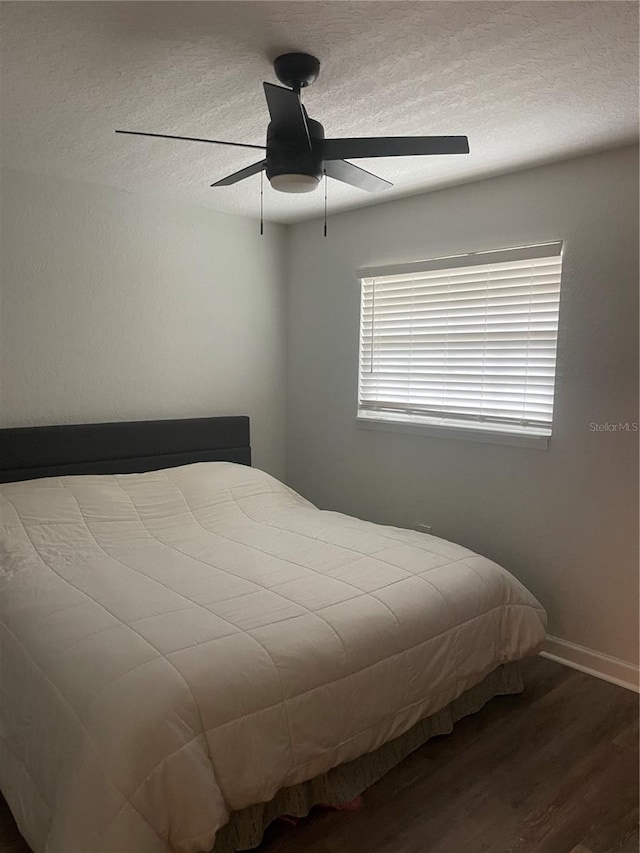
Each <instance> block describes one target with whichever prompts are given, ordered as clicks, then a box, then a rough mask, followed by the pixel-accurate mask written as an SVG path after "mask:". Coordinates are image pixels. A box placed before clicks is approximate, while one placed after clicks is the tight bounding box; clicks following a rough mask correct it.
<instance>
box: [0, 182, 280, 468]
mask: <svg viewBox="0 0 640 853" xmlns="http://www.w3.org/2000/svg"><path fill="white" fill-rule="evenodd" d="M1 189H2V193H1V201H2V211H3V217H2V232H1V250H2V261H1V262H2V276H1V300H2V301H1V307H2V315H1V323H2V326H1V336H0V380H1V384H0V425H2V426H23V425H32V424H49V423H71V422H91V421H103V420H135V419H137V418H139V419H147V418H162V417H191V416H193V417H198V416H206V415H218V414H220V415H221V414H249V415H250V416H251V418H252V439H253V447H254V458H255V462H256V464H257V465H259V466H260V467H261V468H265V469H266V470H268V471H270V472H272V473H274V474H276V475H282V474H283V473H284V412H285V409H284V406H285V363H284V359H285V344H286V331H285V304H284V299H285V286H284V265H283V261H284V255H283V253H284V250H285V229H284V228H283V227H282V226H276V225H268V227H267V228H266V232H265V236H264V237H262V238H261V237H260V235H259V232H258V223H257V222H255V221H253V220H248V219H243V218H240V217H235V216H229V215H225V214H221V213H216V212H214V211H212V210H208V209H205V208H199V207H194V206H186V205H185V206H181V205H179V204H175V203H166V202H162V201H159V200H157V199H153V198H146V197H144V196H140V195H132V194H129V193H124V192H120V191H118V190H114V189H109V188H106V187H100V186H93V185H89V184H84V183H79V182H74V181H66V180H58V179H53V178H47V177H45V176H43V175H30V174H27V173H23V172H16V171H5V172H4V173H3V176H2V187H1Z"/></svg>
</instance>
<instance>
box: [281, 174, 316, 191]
mask: <svg viewBox="0 0 640 853" xmlns="http://www.w3.org/2000/svg"><path fill="white" fill-rule="evenodd" d="M269 181H270V183H271V186H272V187H273V188H274V190H278V191H279V192H281V193H310V192H312V191H313V190H315V188H316V187H317V186H318V184H319V183H320V178H316V177H315V176H314V175H274V176H273V177H272V178H269Z"/></svg>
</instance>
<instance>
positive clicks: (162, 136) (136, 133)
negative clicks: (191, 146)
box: [116, 130, 266, 151]
mask: <svg viewBox="0 0 640 853" xmlns="http://www.w3.org/2000/svg"><path fill="white" fill-rule="evenodd" d="M116 133H127V134H129V136H156V137H158V138H159V139H185V140H186V141H187V142H212V143H213V144H214V145H233V146H234V148H256V149H257V150H258V151H266V147H265V146H264V145H247V144H246V143H244V142H223V141H222V140H221V139H198V137H197V136H171V134H169V133H144V132H143V131H142V130H116Z"/></svg>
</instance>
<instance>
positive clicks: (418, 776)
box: [0, 658, 639, 853]
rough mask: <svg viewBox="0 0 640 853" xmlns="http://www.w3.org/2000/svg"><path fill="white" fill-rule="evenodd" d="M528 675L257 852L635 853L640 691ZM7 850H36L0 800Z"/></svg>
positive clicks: (574, 676) (545, 671)
mask: <svg viewBox="0 0 640 853" xmlns="http://www.w3.org/2000/svg"><path fill="white" fill-rule="evenodd" d="M525 678H526V685H527V686H526V690H525V693H524V694H523V695H522V696H508V697H507V696H505V697H499V698H496V699H493V700H492V701H491V702H490V703H489V704H488V705H487V706H486V707H485V708H484V709H483V710H482V711H481V712H480V713H478V714H476V715H474V716H473V717H468V718H467V719H465V720H461V721H460V722H459V723H457V725H456V728H455V730H454V732H453V734H451V735H447V736H445V737H439V738H434V739H433V740H431V741H429V742H428V743H427V744H425V745H424V746H423V747H422V748H421V749H419V750H417V751H416V752H414V753H413V754H412V755H410V756H409V757H408V758H407V759H405V761H404V762H402V764H400V765H399V766H398V767H396V768H395V769H394V770H392V771H391V772H390V773H389V774H388V775H387V776H385V778H384V779H382V780H381V781H380V782H378V784H377V785H374V786H373V787H372V788H370V789H369V790H368V791H367V792H366V793H365V794H364V796H363V806H362V808H361V809H360V810H359V811H356V812H332V811H329V810H326V809H315V810H314V811H313V812H312V814H311V815H310V817H309V818H307V819H306V820H304V821H301V822H300V823H299V824H298V826H297V827H291V826H286V825H284V824H281V823H278V824H274V825H273V826H272V827H271V828H270V829H269V830H268V832H267V835H266V837H265V841H264V842H263V844H262V845H261V846H260V847H259V848H257V851H256V853H522V851H527V853H614V851H615V853H638V850H639V842H638V766H639V764H638V697H637V695H636V694H634V693H631V692H629V691H628V690H624V689H623V688H621V687H614V686H613V685H611V684H606V683H605V682H602V681H598V680H597V679H595V678H592V677H591V676H588V675H583V674H582V673H579V672H574V671H573V670H570V669H566V668H564V667H562V666H560V665H559V664H556V663H552V662H551V661H548V660H544V659H542V658H534V659H532V660H529V661H527V662H526V663H525ZM0 853H29V848H28V847H27V845H26V844H25V843H24V841H23V840H22V838H21V837H20V835H19V833H18V830H17V829H16V827H15V824H14V823H13V820H12V818H11V815H10V813H9V810H8V808H7V807H6V804H5V803H4V801H3V800H1V798H0ZM69 853H92V851H69ZM122 853H135V851H133V850H129V851H122Z"/></svg>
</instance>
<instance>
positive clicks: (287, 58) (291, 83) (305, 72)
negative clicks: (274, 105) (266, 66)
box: [273, 53, 320, 92]
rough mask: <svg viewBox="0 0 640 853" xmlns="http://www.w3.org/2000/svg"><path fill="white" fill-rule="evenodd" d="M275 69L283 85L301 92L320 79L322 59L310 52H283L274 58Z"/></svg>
mask: <svg viewBox="0 0 640 853" xmlns="http://www.w3.org/2000/svg"><path fill="white" fill-rule="evenodd" d="M273 70H274V71H275V72H276V77H277V78H278V80H279V81H280V82H281V83H282V85H283V86H288V87H289V89H293V91H294V92H300V90H301V89H306V88H307V86H310V85H311V84H312V83H315V82H316V80H317V79H318V74H319V73H320V60H319V59H316V57H315V56H312V55H311V54H310V53H283V54H282V55H281V56H278V57H276V59H274V60H273Z"/></svg>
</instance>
